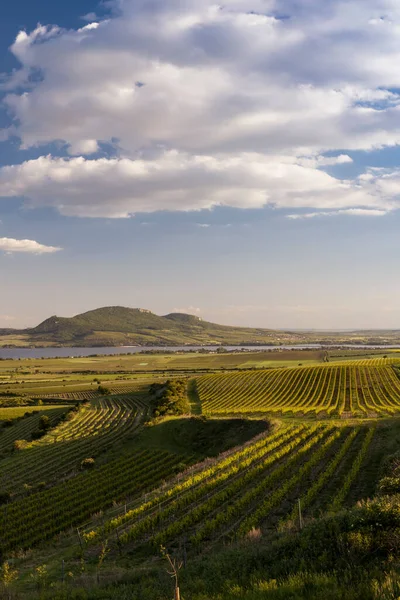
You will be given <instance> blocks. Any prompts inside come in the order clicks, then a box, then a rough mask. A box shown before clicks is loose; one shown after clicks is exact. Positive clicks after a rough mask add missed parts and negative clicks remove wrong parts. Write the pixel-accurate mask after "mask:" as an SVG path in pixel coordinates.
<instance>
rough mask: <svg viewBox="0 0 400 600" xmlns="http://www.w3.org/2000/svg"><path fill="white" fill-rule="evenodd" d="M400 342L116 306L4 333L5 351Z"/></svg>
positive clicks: (385, 335) (389, 335)
mask: <svg viewBox="0 0 400 600" xmlns="http://www.w3.org/2000/svg"><path fill="white" fill-rule="evenodd" d="M324 341H325V342H328V343H329V342H331V343H340V342H342V343H343V342H344V341H354V342H355V343H362V342H364V343H365V342H368V343H379V342H380V343H382V342H383V343H385V342H399V341H400V333H399V332H384V331H383V332H350V333H334V332H328V333H326V332H287V331H274V330H270V329H259V328H258V329H257V328H245V327H228V326H225V325H217V324H215V323H209V322H207V321H203V320H201V319H199V318H198V317H196V316H192V315H186V314H181V313H172V314H170V315H166V316H163V317H161V316H158V315H155V314H153V313H151V312H150V311H147V310H143V309H132V308H124V307H121V306H111V307H105V308H99V309H96V310H92V311H89V312H86V313H83V314H81V315H77V316H75V317H71V318H63V317H57V316H53V317H50V318H49V319H46V321H44V322H43V323H41V324H40V325H38V326H37V327H34V328H32V329H27V330H25V331H16V330H0V346H1V345H15V346H22V345H38V346H40V345H43V346H46V345H59V346H63V345H64V346H77V347H79V346H93V347H96V346H119V345H144V346H145V345H183V344H196V345H198V344H234V345H241V344H296V343H305V342H317V343H320V342H324Z"/></svg>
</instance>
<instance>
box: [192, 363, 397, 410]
mask: <svg viewBox="0 0 400 600" xmlns="http://www.w3.org/2000/svg"><path fill="white" fill-rule="evenodd" d="M196 384H197V393H198V396H199V400H200V402H201V406H202V412H203V414H205V415H226V414H246V413H250V414H251V413H253V414H257V413H271V414H279V415H286V416H291V415H295V416H302V415H310V416H312V415H315V416H318V417H326V416H332V417H333V416H340V417H343V418H348V417H377V416H389V415H393V414H396V413H398V412H399V411H400V379H399V378H398V376H397V375H396V372H395V370H394V368H393V367H392V366H391V365H390V364H389V363H388V361H386V360H385V359H378V360H370V361H368V360H363V361H357V362H354V363H353V362H352V363H349V362H347V363H343V364H332V365H321V366H317V367H296V368H291V369H268V370H257V371H244V372H240V373H226V374H225V373H217V374H210V375H204V376H202V377H199V378H197V380H196Z"/></svg>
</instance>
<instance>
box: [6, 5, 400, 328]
mask: <svg viewBox="0 0 400 600" xmlns="http://www.w3.org/2000/svg"><path fill="white" fill-rule="evenodd" d="M399 64H400V6H399V3H398V1H397V0H325V2H321V1H320V0H279V2H278V0H225V1H224V2H223V3H221V4H217V3H215V1H214V0H201V1H199V0H168V2H165V1H162V0H111V1H104V2H102V3H99V2H98V1H94V0H79V1H78V0H70V1H69V2H68V3H59V2H50V0H36V1H35V2H32V1H31V0H30V1H29V0H13V2H12V3H6V5H5V6H4V7H2V8H0V328H1V327H13V328H18V327H27V326H33V325H35V324H37V323H39V322H40V321H42V320H43V319H45V318H47V317H49V316H50V315H54V314H57V315H60V316H72V315H74V314H78V313H80V312H83V311H86V310H91V309H94V308H97V307H100V306H110V305H121V306H130V307H142V308H147V309H150V310H152V311H153V312H155V313H157V314H167V313H169V312H173V311H174V312H176V311H181V312H189V313H191V314H195V315H197V316H200V317H202V318H203V319H206V320H210V321H214V322H218V323H223V324H231V325H243V326H258V327H267V328H286V329H290V328H317V329H324V328H325V329H348V328H368V329H378V328H382V329H385V328H395V329H400V278H399V271H400V235H399V231H400V210H399V209H400V149H399V144H400V69H399Z"/></svg>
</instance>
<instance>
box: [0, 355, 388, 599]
mask: <svg viewBox="0 0 400 600" xmlns="http://www.w3.org/2000/svg"><path fill="white" fill-rule="evenodd" d="M167 380H168V381H170V382H171V381H174V380H175V381H176V382H177V383H179V386H175V388H176V389H178V388H179V389H180V390H181V389H184V390H186V391H185V394H186V395H187V400H188V403H187V406H188V407H190V412H188V411H189V409H187V414H177V413H175V412H174V410H173V407H174V397H173V390H174V389H175V388H174V386H170V387H168V386H166V382H167ZM152 384H158V385H157V386H154V385H152ZM182 386H183V387H182ZM163 390H164V391H163ZM162 393H165V394H166V396H165V399H164V400H163V402H164V404H163V406H165V407H167V408H166V413H165V414H164V413H163V415H164V416H156V415H157V414H159V412H158V411H157V406H159V405H160V394H162ZM0 394H1V395H0V549H1V557H2V561H3V567H2V571H1V572H0V586H1V585H2V586H3V588H4V590H3V591H4V593H6V594H8V596H7V595H6V596H5V597H11V598H12V597H14V596H15V597H16V598H17V597H18V598H36V597H38V598H39V597H41V598H59V599H60V600H61V599H62V598H88V599H89V598H114V597H115V598H119V597H126V598H149V600H152V599H154V600H163V599H164V598H165V599H166V600H167V599H168V598H170V597H172V595H173V589H172V590H171V591H168V590H170V589H171V583H170V582H169V579H168V574H167V576H165V573H166V568H165V564H164V563H165V562H166V560H165V556H166V554H168V556H169V557H170V558H171V560H172V561H177V562H176V564H178V565H182V568H181V569H180V579H181V580H182V589H183V593H185V590H186V592H187V593H188V594H189V593H190V596H188V595H185V594H184V597H185V598H189V597H190V598H194V599H195V600H205V598H213V597H214V596H213V595H212V594H213V593H214V591H215V598H217V597H218V599H225V598H226V599H228V598H229V599H230V598H235V597H239V596H240V597H246V598H249V600H250V598H264V597H265V598H280V597H282V598H283V597H285V598H286V597H288V598H291V597H293V598H306V597H310V598H311V597H315V598H317V597H325V596H326V593H327V592H326V589H325V590H324V584H323V583H322V584H321V582H319V583H318V581H317V579H318V577H317V576H316V575H315V574H314V575H315V576H314V575H311V574H310V573H309V576H310V577H311V580H312V581H313V584H312V585H314V587H315V586H316V589H317V588H318V586H319V587H320V588H321V589H322V592H321V594H322V595H321V596H317V595H314V596H307V595H306V593H305V592H304V593H303V591H301V589H302V587H304V586H305V587H306V588H307V585H306V583H305V582H306V579H307V577H306V576H305V575H304V572H303V570H302V569H300V568H298V566H297V567H296V569H297V570H296V571H295V572H294V571H293V565H292V566H290V565H286V569H282V571H281V572H280V575H279V577H278V579H277V580H276V581H275V583H271V584H270V583H268V581H269V580H268V581H267V580H265V581H267V583H268V585H267V583H265V585H264V588H265V589H264V588H262V587H261V588H260V589H258V588H257V586H256V585H255V579H254V577H255V576H254V573H253V571H252V567H250V566H249V565H248V566H247V567H246V569H248V570H247V571H246V574H244V573H242V576H241V577H240V578H239V579H240V581H239V579H238V573H233V572H231V571H230V568H228V567H227V568H226V571H227V573H226V585H225V586H224V585H223V584H222V580H221V577H222V575H220V576H219V577H220V579H219V580H218V585H217V584H216V588H215V590H210V589H208V587H207V584H206V581H205V580H207V581H208V578H209V576H210V574H211V571H210V569H211V567H210V566H208V567H207V569H208V570H207V569H206V568H205V566H204V562H203V560H204V559H203V557H205V556H213V557H214V560H215V564H219V563H218V561H224V560H225V559H224V556H225V554H226V553H229V552H234V553H238V552H241V553H242V555H243V561H244V562H243V564H247V563H246V561H248V560H250V559H249V556H250V555H251V554H252V553H254V552H256V549H257V548H258V552H260V553H264V552H267V551H268V548H269V547H271V545H273V544H278V546H279V544H281V545H285V544H289V545H290V544H292V546H293V545H296V544H300V546H301V544H302V543H303V542H302V541H301V540H303V539H306V538H307V536H310V535H317V534H316V533H315V531H317V529H315V528H317V527H318V524H319V523H321V524H322V523H325V522H329V523H334V524H335V525H334V526H333V525H332V527H339V523H342V521H343V519H344V518H345V517H344V515H347V517H346V518H348V519H350V515H353V514H359V513H357V512H354V511H360V510H364V511H365V510H367V508H366V507H368V506H370V504H368V503H372V504H371V505H373V506H375V505H376V503H378V504H379V502H382V501H381V500H380V498H381V497H382V490H383V489H384V490H385V493H386V492H387V491H388V490H389V493H390V496H389V498H391V497H393V498H394V497H395V496H393V494H396V493H397V491H399V492H400V483H398V482H400V479H396V477H397V475H396V477H394V476H393V477H391V470H390V469H392V466H391V465H392V463H393V464H394V465H396V464H397V463H396V460H395V459H393V460H394V462H393V461H392V459H391V458H390V457H392V456H394V457H396V453H397V452H398V451H400V420H399V418H398V413H399V412H400V355H399V354H398V353H396V352H394V351H393V352H390V351H388V352H386V353H383V352H382V351H363V352H362V351H359V350H356V351H352V350H340V349H335V350H331V351H330V352H329V353H326V352H319V351H287V352H258V353H257V352H234V353H213V354H206V353H189V354H176V355H175V354H165V355H160V354H156V355H154V356H153V355H151V354H143V355H140V356H138V355H134V356H112V357H104V356H101V357H88V358H84V359H79V358H77V359H43V360H37V359H36V360H24V361H21V360H14V361H12V360H6V361H0ZM12 403H14V404H15V406H12V405H10V404H12ZM168 407H170V408H168ZM385 477H386V479H385ZM388 478H389V479H390V482H391V483H390V485H389V486H388V484H387V482H386V484H385V485H386V488H383V487H382V485H383V483H382V482H385V481H386V480H387V479H388ZM385 497H386V496H385ZM374 503H375V504H374ZM387 503H388V504H385V505H384V508H385V510H388V511H392V512H393V510H395V509H394V507H393V503H391V502H390V500H387ZM379 506H381V505H379ZM368 510H369V509H368ZM380 510H383V509H382V507H381V508H380ZM390 514H391V515H392V513H390ZM351 518H353V517H352V516H351ZM354 518H355V517H354ZM379 518H380V517H379ZM379 518H378V517H377V519H378V520H377V522H378V521H379ZM390 518H391V519H392V518H394V517H393V516H391V517H390ZM327 519H328V521H326V520H327ZM346 523H347V521H346ZM388 523H389V524H390V523H391V521H390V520H389V521H388V522H386V521H385V525H384V527H386V525H388ZM321 527H322V525H321ZM329 527H331V526H329ZM340 527H342V528H343V527H344V525H343V524H342V525H340ZM346 527H347V525H346ZM357 527H358V526H357ZM390 527H392V525H390ZM318 531H319V530H318ZM334 531H336V530H335V529H332V531H331V534H332V535H333V532H334ZM341 531H342V529H339V530H337V531H336V533H335V535H336V534H337V535H339V536H340V535H342V533H341ZM310 532H311V533H310ZM312 532H314V533H312ZM325 534H326V532H325ZM325 534H324V535H325ZM318 535H319V536H320V537H321V536H322V534H321V532H319V533H318ZM363 535H364V534H362V535H361V538H360V539H359V544H361V545H362V544H366V543H367V542H366V541H365V540H364V538H363ZM368 543H372V542H371V540H370V542H368ZM162 548H163V550H161V549H162ZM396 549H397V546H396V544H394V543H393V553H394V555H396V551H397V550H396ZM293 551H294V550H293ZM297 551H298V549H297V550H296V552H297ZM210 553H211V554H210ZM339 554H340V553H339ZM378 554H379V553H378ZM226 555H227V554H226ZM235 556H236V555H235ZM306 558H307V553H306V552H305V551H304V561H305V563H304V564H306V562H307V560H306ZM231 560H232V556H231ZM327 560H328V559H327ZM338 560H339V559H338ZM328 562H329V561H328ZM328 562H327V564H326V565H325V571H326V576H327V577H328V579H329V577H330V578H331V580H329V581H330V583H329V586H330V587H331V588H332V589H336V592H335V593H336V594H337V596H336V597H343V598H346V597H347V596H345V595H343V594H344V588H343V590H342V591H340V590H341V588H340V586H341V583H340V581H339V582H338V581H336V579H335V578H336V576H337V573H336V570H335V567H334V561H333V557H331V559H330V562H329V564H328ZM338 564H339V563H338ZM5 565H7V567H5ZM196 565H197V567H196ZM347 567H348V565H347ZM347 567H346V568H347ZM196 568H197V571H196ZM279 568H280V566H279V565H278V564H275V562H272V563H271V565H270V571H271V573H272V572H275V571H276V572H278V571H279ZM368 568H369V567H368ZM371 568H372V567H371ZM4 569H6V572H7V569H11V571H12V570H14V572H15V573H16V574H15V577H13V578H11V581H8V580H7V573H6V572H5V571H4ZM132 569H133V572H134V573H136V575H135V577H133V576H132ZM347 570H348V569H347ZM391 570H393V564H392V565H391ZM228 571H229V573H230V574H229V575H228ZM378 571H379V570H378ZM350 572H351V569H350ZM67 573H68V574H69V575H68V576H67ZM190 573H192V575H191V576H190V577H189V574H190ZM252 573H253V574H252ZM335 573H336V574H335ZM267 575H268V573H267V571H265V572H262V573H259V574H258V576H259V578H261V579H260V581H261V580H262V581H264V579H262V578H263V577H267ZM364 575H365V581H363V583H362V589H363V592H362V593H363V594H364V595H363V596H359V597H366V598H368V597H370V598H375V597H376V598H378V597H380V596H376V595H375V596H374V595H373V594H374V593H375V592H374V591H373V586H374V585H384V582H383V580H382V581H381V579H382V578H379V576H378V575H376V573H375V571H374V574H373V576H372V574H371V572H370V571H369V570H368V569H367V571H365V573H364ZM268 577H269V575H268ZM290 577H292V578H293V577H294V578H295V579H293V581H292V583H290V584H289V583H288V581H289V580H290ZM296 577H297V579H296ZM315 577H317V579H315ZM376 577H377V579H376ZM393 577H394V581H397V580H396V577H397V575H396V573H394V574H393ZM146 578H147V580H148V581H149V582H151V584H150V583H149V584H148V588H147V591H146V595H143V586H144V585H145V584H144V580H145V579H146ZM193 578H194V579H196V578H197V579H198V581H199V587H198V589H194V588H193V582H192V580H193ZM288 578H289V579H288ZM304 578H305V579H304ZM295 580H296V581H297V583H296V585H297V586H300V587H299V589H300V591H299V589H298V590H297V592H296V593H297V594H298V595H297V596H295V595H292V596H290V595H289V592H290V593H292V591H293V590H292V591H291V588H290V586H292V588H293V589H295V583H293V582H294V581H295ZM375 580H376V581H378V583H373V581H375ZM290 581H291V580H290ZM399 581H400V580H399ZM308 583H309V584H310V582H308ZM317 584H318V585H317ZM359 584H360V585H361V583H360V582H358V583H357V585H359ZM310 585H311V584H310ZM327 585H328V584H327ZM396 585H397V584H396ZM218 586H219V587H218ZM235 586H236V588H237V589H240V590H241V591H240V593H239V592H238V593H237V595H236V596H235V593H234V591H232V590H234V589H236V588H235ZM271 586H272V587H271ZM285 586H286V587H285ZM293 586H294V587H293ZM321 586H322V587H321ZM329 586H328V587H329ZM335 586H336V588H335ZM337 586H339V587H337ZM352 586H353V588H352V589H354V590H356V589H358V588H357V586H356V584H355V583H353V584H352ZM365 586H367V587H365ZM368 586H369V587H368ZM311 587H312V586H311ZM325 587H326V586H325ZM202 588H204V590H207V591H205V592H204V595H201V593H200V592H201V589H202ZM285 589H286V591H285V594H286V596H285V595H281V596H280V595H279V594H281V593H282V594H283V593H284V592H283V590H285ZM360 589H361V588H360ZM367 589H368V590H369V591H368V594H370V596H368V594H367V592H366V591H365V590H367ZM382 589H383V588H382ZM279 590H281V591H279ZM338 590H339V591H338ZM339 592H340V594H342V595H339ZM342 592H343V593H342ZM318 593H320V592H318ZM346 593H347V592H346ZM360 593H361V592H360ZM52 594H53V595H52ZM107 594H108V595H107ZM123 594H125V596H123ZM240 594H241V595H240ZM332 597H334V596H332ZM348 597H349V598H350V597H351V596H348ZM353 597H354V598H357V597H358V596H356V595H354V596H353ZM381 597H385V596H383V595H382V596H381ZM387 597H389V596H387Z"/></svg>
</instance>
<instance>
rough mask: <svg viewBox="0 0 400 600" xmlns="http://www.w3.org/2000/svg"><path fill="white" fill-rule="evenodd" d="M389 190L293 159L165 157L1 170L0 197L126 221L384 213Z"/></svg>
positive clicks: (42, 162)
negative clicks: (204, 214)
mask: <svg viewBox="0 0 400 600" xmlns="http://www.w3.org/2000/svg"><path fill="white" fill-rule="evenodd" d="M378 185H379V186H380V187H379V194H378V193H377V189H378ZM391 187H393V190H391V189H390V188H391ZM394 187H395V186H394V183H392V184H390V183H389V180H387V181H385V182H381V180H380V179H379V178H374V179H373V180H372V181H371V180H363V181H360V182H356V183H355V182H349V181H346V180H338V179H336V178H334V177H331V176H330V175H329V174H328V173H325V172H324V171H321V170H319V169H314V168H310V167H305V166H302V165H300V164H298V163H297V162H296V160H295V159H294V158H292V157H268V158H267V157H266V156H265V155H263V154H255V153H245V154H238V155H229V156H225V155H219V156H205V155H190V154H183V153H179V152H176V151H170V152H165V153H163V154H162V155H160V156H159V157H158V158H157V160H156V161H155V160H146V159H138V160H132V159H129V158H120V159H118V158H115V159H97V160H87V159H85V158H82V157H79V158H70V159H66V158H52V157H51V156H47V157H41V158H38V159H36V160H30V161H27V162H25V163H22V164H21V165H14V166H7V167H3V168H2V169H0V196H8V197H9V196H16V197H21V196H26V197H27V198H29V206H30V207H32V208H35V207H41V206H54V207H57V208H58V209H59V211H60V212H61V213H62V214H64V215H67V216H81V217H111V218H112V217H116V218H123V217H129V216H130V215H133V214H135V213H138V212H139V213H142V212H148V213H150V212H156V211H160V210H175V211H190V210H202V209H210V208H213V207H215V206H233V207H236V208H261V207H263V206H267V205H269V206H272V207H276V208H301V207H303V206H310V207H314V208H335V209H337V208H351V207H364V208H366V207H368V208H379V209H386V210H389V209H393V208H397V206H398V204H397V200H394V199H393V195H394V193H395V190H394ZM385 189H387V193H385ZM396 193H397V191H396ZM398 193H400V187H399V190H398Z"/></svg>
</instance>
